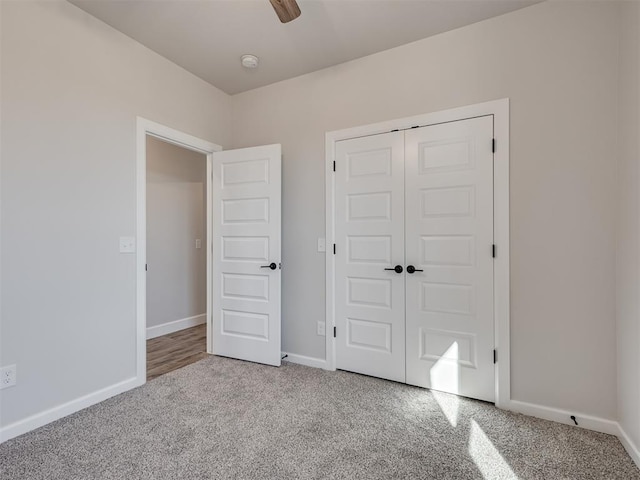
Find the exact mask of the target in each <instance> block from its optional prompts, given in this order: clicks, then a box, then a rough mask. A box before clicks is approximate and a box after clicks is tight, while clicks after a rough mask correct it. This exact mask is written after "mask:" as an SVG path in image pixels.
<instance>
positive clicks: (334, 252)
mask: <svg viewBox="0 0 640 480" xmlns="http://www.w3.org/2000/svg"><path fill="white" fill-rule="evenodd" d="M333 254H334V255H335V254H336V244H335V243H334V244H333Z"/></svg>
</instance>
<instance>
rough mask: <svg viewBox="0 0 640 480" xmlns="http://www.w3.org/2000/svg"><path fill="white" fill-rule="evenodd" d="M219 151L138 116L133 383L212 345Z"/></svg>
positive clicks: (176, 365) (199, 354)
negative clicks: (214, 160)
mask: <svg viewBox="0 0 640 480" xmlns="http://www.w3.org/2000/svg"><path fill="white" fill-rule="evenodd" d="M220 150H222V147H220V146H218V145H216V144H214V143H211V142H208V141H205V140H202V139H199V138H196V137H193V136H191V135H188V134H185V133H183V132H180V131H178V130H174V129H172V128H169V127H166V126H164V125H160V124H157V123H154V122H151V121H149V120H146V119H143V118H138V121H137V162H136V165H137V206H138V207H137V221H136V224H137V228H136V235H137V244H138V252H137V257H136V269H137V282H136V283H137V288H136V290H137V291H136V304H137V315H136V318H137V323H136V347H137V354H136V374H137V379H138V384H143V383H145V381H146V380H147V376H148V378H149V379H151V378H154V377H156V376H158V375H161V374H163V373H167V372H168V371H171V370H174V369H177V368H180V367H182V366H185V365H188V364H189V363H193V362H194V361H197V360H199V359H201V358H203V357H204V355H206V353H211V352H212V349H211V346H212V342H213V338H212V328H211V288H212V287H211V285H212V283H211V251H212V248H211V245H212V227H211V225H212V223H211V198H212V181H211V165H212V155H213V152H217V151H220ZM147 350H148V351H147ZM147 354H149V365H148V364H147ZM148 366H149V372H147V367H148Z"/></svg>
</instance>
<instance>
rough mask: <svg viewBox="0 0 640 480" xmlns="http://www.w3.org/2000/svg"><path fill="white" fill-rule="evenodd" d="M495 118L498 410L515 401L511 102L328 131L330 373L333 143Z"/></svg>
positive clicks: (331, 358) (331, 351) (329, 351)
mask: <svg viewBox="0 0 640 480" xmlns="http://www.w3.org/2000/svg"><path fill="white" fill-rule="evenodd" d="M486 115H493V128H494V137H495V142H496V144H495V146H496V149H495V154H494V172H493V204H494V220H493V232H494V241H495V244H496V251H497V254H496V258H495V261H494V277H493V283H494V322H495V348H496V349H497V352H498V362H497V363H496V364H495V379H496V385H495V391H496V395H495V398H496V402H495V404H496V406H497V407H500V408H507V405H508V403H509V401H510V399H511V380H510V375H511V369H510V358H511V355H510V337H509V323H510V321H509V316H510V311H509V285H510V283H509V282H510V280H509V99H508V98H504V99H501V100H494V101H490V102H486V103H479V104H476V105H469V106H465V107H459V108H454V109H450V110H444V111H441V112H434V113H427V114H424V115H416V116H413V117H407V118H400V119H396V120H390V121H387V122H381V123H375V124H371V125H364V126H360V127H354V128H348V129H345V130H336V131H332V132H327V134H326V136H325V155H326V165H325V178H326V182H325V186H326V192H325V194H326V195H325V198H326V212H327V213H326V215H327V216H326V241H327V244H328V245H327V254H326V326H327V328H326V331H327V337H326V367H325V368H326V369H327V370H335V369H336V356H335V339H334V337H333V335H332V334H331V332H333V327H334V326H335V281H334V280H335V256H334V255H332V254H331V252H332V251H333V250H332V248H329V245H331V244H333V243H335V225H334V218H335V175H334V171H333V162H334V160H335V144H336V142H338V141H340V140H347V139H350V138H356V137H363V136H368V135H375V134H378V133H385V132H390V131H392V130H405V129H409V128H411V127H415V126H421V127H424V126H428V125H434V124H438V123H445V122H453V121H457V120H465V119H468V118H474V117H481V116H486Z"/></svg>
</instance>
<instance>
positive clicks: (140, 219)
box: [136, 117, 222, 384]
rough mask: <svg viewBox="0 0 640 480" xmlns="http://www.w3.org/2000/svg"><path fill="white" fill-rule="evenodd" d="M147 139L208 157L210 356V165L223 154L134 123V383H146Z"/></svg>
mask: <svg viewBox="0 0 640 480" xmlns="http://www.w3.org/2000/svg"><path fill="white" fill-rule="evenodd" d="M147 135H150V136H153V137H156V138H159V139H160V140H163V141H165V142H169V143H172V144H174V145H178V146H180V147H184V148H187V149H189V150H193V151H196V152H200V153H204V154H206V156H207V242H206V243H207V245H206V249H207V313H206V315H207V351H208V352H209V353H211V345H212V339H211V336H212V335H211V333H212V329H211V245H212V230H211V201H210V199H211V188H212V180H211V162H212V156H213V152H219V151H221V150H222V147H221V146H220V145H216V144H215V143H212V142H209V141H206V140H202V139H200V138H197V137H194V136H192V135H189V134H187V133H183V132H180V131H178V130H174V129H173V128H170V127H167V126H165V125H161V124H159V123H155V122H152V121H150V120H147V119H145V118H142V117H137V122H136V142H137V148H136V207H137V208H136V212H137V215H136V237H137V247H138V248H137V253H136V379H137V381H138V382H140V384H143V383H145V382H146V379H147V370H146V357H147V342H146V340H147V332H146V328H147V325H146V323H147V278H146V270H145V265H146V263H147V148H146V144H147V142H146V137H147Z"/></svg>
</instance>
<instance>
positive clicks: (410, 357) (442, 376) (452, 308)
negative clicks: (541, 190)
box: [405, 116, 494, 401]
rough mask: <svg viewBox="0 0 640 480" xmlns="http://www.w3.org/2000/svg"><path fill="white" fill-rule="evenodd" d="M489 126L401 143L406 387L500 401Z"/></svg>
mask: <svg viewBox="0 0 640 480" xmlns="http://www.w3.org/2000/svg"><path fill="white" fill-rule="evenodd" d="M492 138H493V119H492V117H491V116H487V117H480V118H475V119H470V120H461V121H457V122H451V123H446V124H441V125H434V126H429V127H423V128H416V129H411V130H409V131H407V132H406V136H405V152H406V163H405V169H406V170H405V175H406V177H405V178H406V181H405V188H406V191H405V195H406V220H405V225H406V227H405V228H406V253H405V255H406V259H407V260H406V261H407V265H413V266H414V267H415V268H416V269H418V270H423V271H416V272H415V273H413V274H409V273H408V274H407V275H406V348H407V365H406V372H407V383H410V384H412V385H418V386H422V387H427V388H432V389H434V390H442V391H446V392H450V393H456V394H460V395H464V396H468V397H473V398H478V399H481V400H487V401H494V366H493V346H494V330H493V326H494V320H493V258H492V255H491V252H492V244H493V153H492V149H491V139H492Z"/></svg>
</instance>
